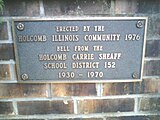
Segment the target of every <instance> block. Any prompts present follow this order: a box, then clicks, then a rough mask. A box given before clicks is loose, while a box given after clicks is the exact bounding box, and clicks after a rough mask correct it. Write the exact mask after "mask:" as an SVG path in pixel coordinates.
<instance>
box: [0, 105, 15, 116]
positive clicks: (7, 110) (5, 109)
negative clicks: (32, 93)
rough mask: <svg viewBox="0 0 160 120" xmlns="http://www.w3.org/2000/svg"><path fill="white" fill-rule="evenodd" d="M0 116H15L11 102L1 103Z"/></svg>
mask: <svg viewBox="0 0 160 120" xmlns="http://www.w3.org/2000/svg"><path fill="white" fill-rule="evenodd" d="M0 114H6V115H8V114H13V105H12V103H11V102H0Z"/></svg>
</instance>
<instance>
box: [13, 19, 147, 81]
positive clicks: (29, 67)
mask: <svg viewBox="0 0 160 120" xmlns="http://www.w3.org/2000/svg"><path fill="white" fill-rule="evenodd" d="M146 22H147V18H141V17H138V18H137V17H136V18H135V17H126V18H120V17H118V18H117V17H116V18H104V17H99V18H56V19H30V20H14V22H13V33H14V40H15V41H14V44H15V53H16V63H17V72H18V80H20V81H21V82H131V81H140V80H141V79H142V68H143V57H144V50H145V36H146Z"/></svg>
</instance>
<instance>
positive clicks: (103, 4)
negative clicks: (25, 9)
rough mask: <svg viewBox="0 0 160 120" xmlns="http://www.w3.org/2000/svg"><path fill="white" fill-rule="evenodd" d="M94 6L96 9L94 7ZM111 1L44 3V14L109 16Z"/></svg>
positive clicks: (61, 0) (49, 0) (48, 0)
mask: <svg viewBox="0 0 160 120" xmlns="http://www.w3.org/2000/svg"><path fill="white" fill-rule="evenodd" d="M95 6H96V7H95ZM110 7H111V1H110V0H107V1H96V0H95V1H93V0H86V1H84V0H82V1H81V0H79V1H64V0H58V1H56V0H47V1H44V9H45V14H46V15H47V16H55V15H68V14H69V15H83V14H92V15H93V14H110Z"/></svg>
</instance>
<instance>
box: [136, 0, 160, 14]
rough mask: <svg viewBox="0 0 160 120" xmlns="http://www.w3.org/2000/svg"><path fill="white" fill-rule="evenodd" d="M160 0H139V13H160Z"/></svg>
mask: <svg viewBox="0 0 160 120" xmlns="http://www.w3.org/2000/svg"><path fill="white" fill-rule="evenodd" d="M159 5H160V1H159V0H146V1H144V0H138V12H139V13H159V12H160V6H159Z"/></svg>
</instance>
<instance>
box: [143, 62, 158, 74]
mask: <svg viewBox="0 0 160 120" xmlns="http://www.w3.org/2000/svg"><path fill="white" fill-rule="evenodd" d="M143 74H144V75H146V76H159V75H160V61H159V60H151V61H146V62H145V63H144V73H143Z"/></svg>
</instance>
